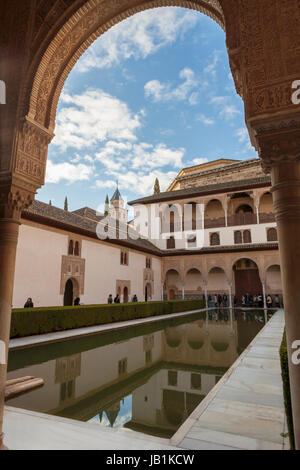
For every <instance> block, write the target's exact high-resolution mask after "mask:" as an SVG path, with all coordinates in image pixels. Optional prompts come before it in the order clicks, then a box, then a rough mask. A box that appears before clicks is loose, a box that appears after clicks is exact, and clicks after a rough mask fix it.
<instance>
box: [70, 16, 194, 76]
mask: <svg viewBox="0 0 300 470" xmlns="http://www.w3.org/2000/svg"><path fill="white" fill-rule="evenodd" d="M199 17H200V15H199V14H198V13H196V12H193V11H185V12H184V13H183V11H182V10H179V9H178V8H177V9H176V8H159V9H152V10H148V11H145V12H141V13H138V14H136V15H134V16H132V17H131V18H128V19H127V20H125V21H122V22H121V23H119V24H118V25H117V26H115V27H113V28H111V29H110V30H109V31H107V32H106V33H105V34H104V35H103V36H101V37H100V38H99V39H98V40H97V41H96V42H95V43H94V44H93V45H92V46H91V47H90V48H89V49H88V51H87V52H86V53H85V54H84V55H83V56H82V58H81V60H80V61H79V62H78V64H77V65H76V67H75V69H74V70H76V71H77V72H87V71H88V70H90V69H91V68H99V69H103V68H110V67H112V66H114V65H118V64H119V63H120V62H121V61H124V60H128V59H130V58H134V59H135V60H138V59H141V58H142V59H145V58H146V57H148V56H149V55H151V54H154V53H155V52H157V51H158V50H159V49H161V48H162V47H165V46H167V45H170V44H172V43H174V42H175V41H176V40H177V39H178V38H182V37H183V36H184V34H185V33H186V32H187V31H188V30H189V29H191V28H194V27H195V25H196V23H197V21H199Z"/></svg>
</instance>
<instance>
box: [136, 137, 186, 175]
mask: <svg viewBox="0 0 300 470" xmlns="http://www.w3.org/2000/svg"><path fill="white" fill-rule="evenodd" d="M184 153H185V150H184V149H183V148H179V149H170V148H168V147H167V146H166V145H165V144H157V145H156V146H155V147H154V146H152V145H149V144H145V143H141V144H136V145H134V147H133V158H132V162H131V166H132V168H134V169H141V168H145V169H146V168H147V169H152V168H161V167H165V166H172V167H174V168H181V167H182V159H183V156H184Z"/></svg>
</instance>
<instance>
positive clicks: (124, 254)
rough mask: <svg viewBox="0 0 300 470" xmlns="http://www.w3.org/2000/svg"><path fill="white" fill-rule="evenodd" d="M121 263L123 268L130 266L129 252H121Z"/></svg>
mask: <svg viewBox="0 0 300 470" xmlns="http://www.w3.org/2000/svg"><path fill="white" fill-rule="evenodd" d="M120 263H121V264H122V265H123V266H128V252H127V251H123V250H122V251H121V253H120Z"/></svg>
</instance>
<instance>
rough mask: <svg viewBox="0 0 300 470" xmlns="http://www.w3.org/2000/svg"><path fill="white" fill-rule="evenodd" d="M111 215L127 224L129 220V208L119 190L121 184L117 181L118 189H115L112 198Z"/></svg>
mask: <svg viewBox="0 0 300 470" xmlns="http://www.w3.org/2000/svg"><path fill="white" fill-rule="evenodd" d="M109 212H110V216H111V217H113V218H114V219H116V220H118V221H119V222H121V223H123V224H126V223H127V220H128V210H127V209H125V207H124V200H123V199H122V196H121V193H120V191H119V185H118V183H117V189H116V190H115V192H114V194H113V197H112V198H111V200H110V211H109Z"/></svg>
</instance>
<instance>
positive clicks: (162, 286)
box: [161, 284, 164, 300]
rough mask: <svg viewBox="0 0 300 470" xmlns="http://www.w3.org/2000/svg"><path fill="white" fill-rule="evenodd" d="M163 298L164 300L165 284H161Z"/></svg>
mask: <svg viewBox="0 0 300 470" xmlns="http://www.w3.org/2000/svg"><path fill="white" fill-rule="evenodd" d="M161 300H164V284H162V285H161Z"/></svg>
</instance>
